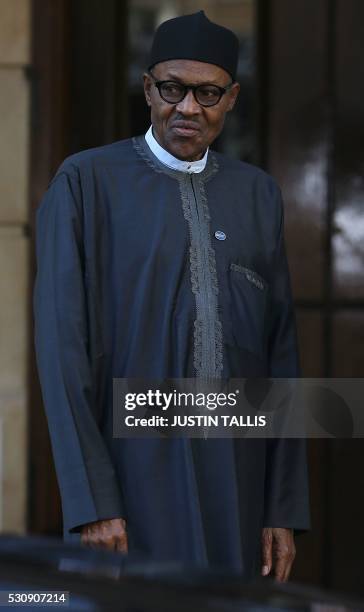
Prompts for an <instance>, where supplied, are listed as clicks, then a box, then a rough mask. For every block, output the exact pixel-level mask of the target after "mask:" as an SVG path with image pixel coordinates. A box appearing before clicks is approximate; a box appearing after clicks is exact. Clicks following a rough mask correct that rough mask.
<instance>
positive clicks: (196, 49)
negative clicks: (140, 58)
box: [148, 11, 239, 80]
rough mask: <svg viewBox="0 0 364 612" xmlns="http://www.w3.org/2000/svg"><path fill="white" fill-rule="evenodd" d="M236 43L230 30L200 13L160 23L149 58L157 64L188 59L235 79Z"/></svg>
mask: <svg viewBox="0 0 364 612" xmlns="http://www.w3.org/2000/svg"><path fill="white" fill-rule="evenodd" d="M238 56H239V40H238V38H237V36H236V35H235V34H234V32H232V31H231V30H228V29H227V28H224V27H223V26H220V25H218V24H217V23H213V22H212V21H210V20H209V19H208V18H207V17H206V15H205V13H204V12H203V11H198V13H194V14H193V15H182V16H181V17H175V18H173V19H168V21H164V23H162V24H161V25H160V26H159V28H158V29H157V31H156V33H155V35H154V40H153V45H152V49H151V53H150V58H149V66H148V69H149V70H150V69H151V68H152V66H154V65H155V64H158V63H159V62H165V61H167V60H173V59H189V60H195V61H199V62H207V63H208V64H215V65H216V66H220V68H223V69H224V70H226V72H228V73H229V74H230V75H231V76H232V78H233V79H234V80H235V78H236V70H237V65H238Z"/></svg>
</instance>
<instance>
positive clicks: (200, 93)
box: [149, 71, 234, 106]
mask: <svg viewBox="0 0 364 612" xmlns="http://www.w3.org/2000/svg"><path fill="white" fill-rule="evenodd" d="M149 75H150V76H151V77H152V79H153V81H154V84H155V86H156V88H157V89H158V91H159V95H160V97H161V98H162V100H164V101H165V102H168V103H169V104H178V102H182V100H183V99H184V98H185V96H186V95H187V92H188V91H189V90H190V89H191V90H192V92H193V95H194V97H195V100H196V102H198V104H200V105H201V106H215V104H218V103H219V102H220V100H221V98H222V96H223V95H224V94H225V93H226V92H227V91H229V89H231V87H232V86H233V84H234V81H232V82H231V83H230V84H229V85H227V86H226V87H219V85H212V84H209V83H203V84H201V85H187V84H185V83H179V82H178V81H157V80H156V78H155V77H154V75H153V74H152V73H151V72H150V71H149Z"/></svg>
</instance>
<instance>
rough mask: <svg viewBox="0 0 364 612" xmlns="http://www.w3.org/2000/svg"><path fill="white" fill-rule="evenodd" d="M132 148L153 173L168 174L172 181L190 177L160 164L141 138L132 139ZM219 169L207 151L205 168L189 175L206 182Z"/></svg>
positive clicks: (212, 154) (211, 153) (210, 152)
mask: <svg viewBox="0 0 364 612" xmlns="http://www.w3.org/2000/svg"><path fill="white" fill-rule="evenodd" d="M132 143H133V147H134V149H135V150H136V152H137V153H138V154H139V156H140V157H141V158H142V159H144V161H145V162H146V163H147V164H148V166H150V167H151V168H153V170H155V172H164V174H168V175H169V176H171V177H172V178H174V179H177V180H181V179H183V178H186V176H187V178H188V177H189V176H190V173H188V172H184V171H183V170H175V169H174V168H169V166H166V165H165V164H163V162H161V161H160V160H159V159H158V157H157V156H156V155H154V153H153V151H151V149H150V147H149V146H148V143H147V142H146V140H145V137H144V135H143V136H134V137H133V138H132ZM218 169H219V165H218V162H217V159H216V157H215V155H214V153H213V151H211V149H209V153H208V156H207V162H206V166H205V168H204V169H203V170H201V172H196V173H191V174H196V175H197V176H198V177H199V178H200V179H201V180H204V181H206V180H208V179H209V178H210V177H211V176H213V175H214V174H215V173H216V172H217V171H218Z"/></svg>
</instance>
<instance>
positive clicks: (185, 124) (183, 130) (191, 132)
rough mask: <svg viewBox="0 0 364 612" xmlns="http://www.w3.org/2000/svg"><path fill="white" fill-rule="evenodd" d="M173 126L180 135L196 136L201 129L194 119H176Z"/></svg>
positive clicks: (174, 130)
mask: <svg viewBox="0 0 364 612" xmlns="http://www.w3.org/2000/svg"><path fill="white" fill-rule="evenodd" d="M171 127H172V130H173V132H174V133H175V134H177V135H178V136H187V137H188V136H196V134H198V132H200V131H201V129H200V126H199V125H198V123H194V122H193V121H174V122H173V123H172V126H171Z"/></svg>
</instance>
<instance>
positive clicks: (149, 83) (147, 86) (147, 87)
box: [143, 72, 152, 106]
mask: <svg viewBox="0 0 364 612" xmlns="http://www.w3.org/2000/svg"><path fill="white" fill-rule="evenodd" d="M143 83H144V95H145V99H146V101H147V104H148V106H151V105H152V102H151V99H150V88H151V86H152V79H151V78H150V76H149V74H148V73H147V72H144V74H143Z"/></svg>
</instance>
